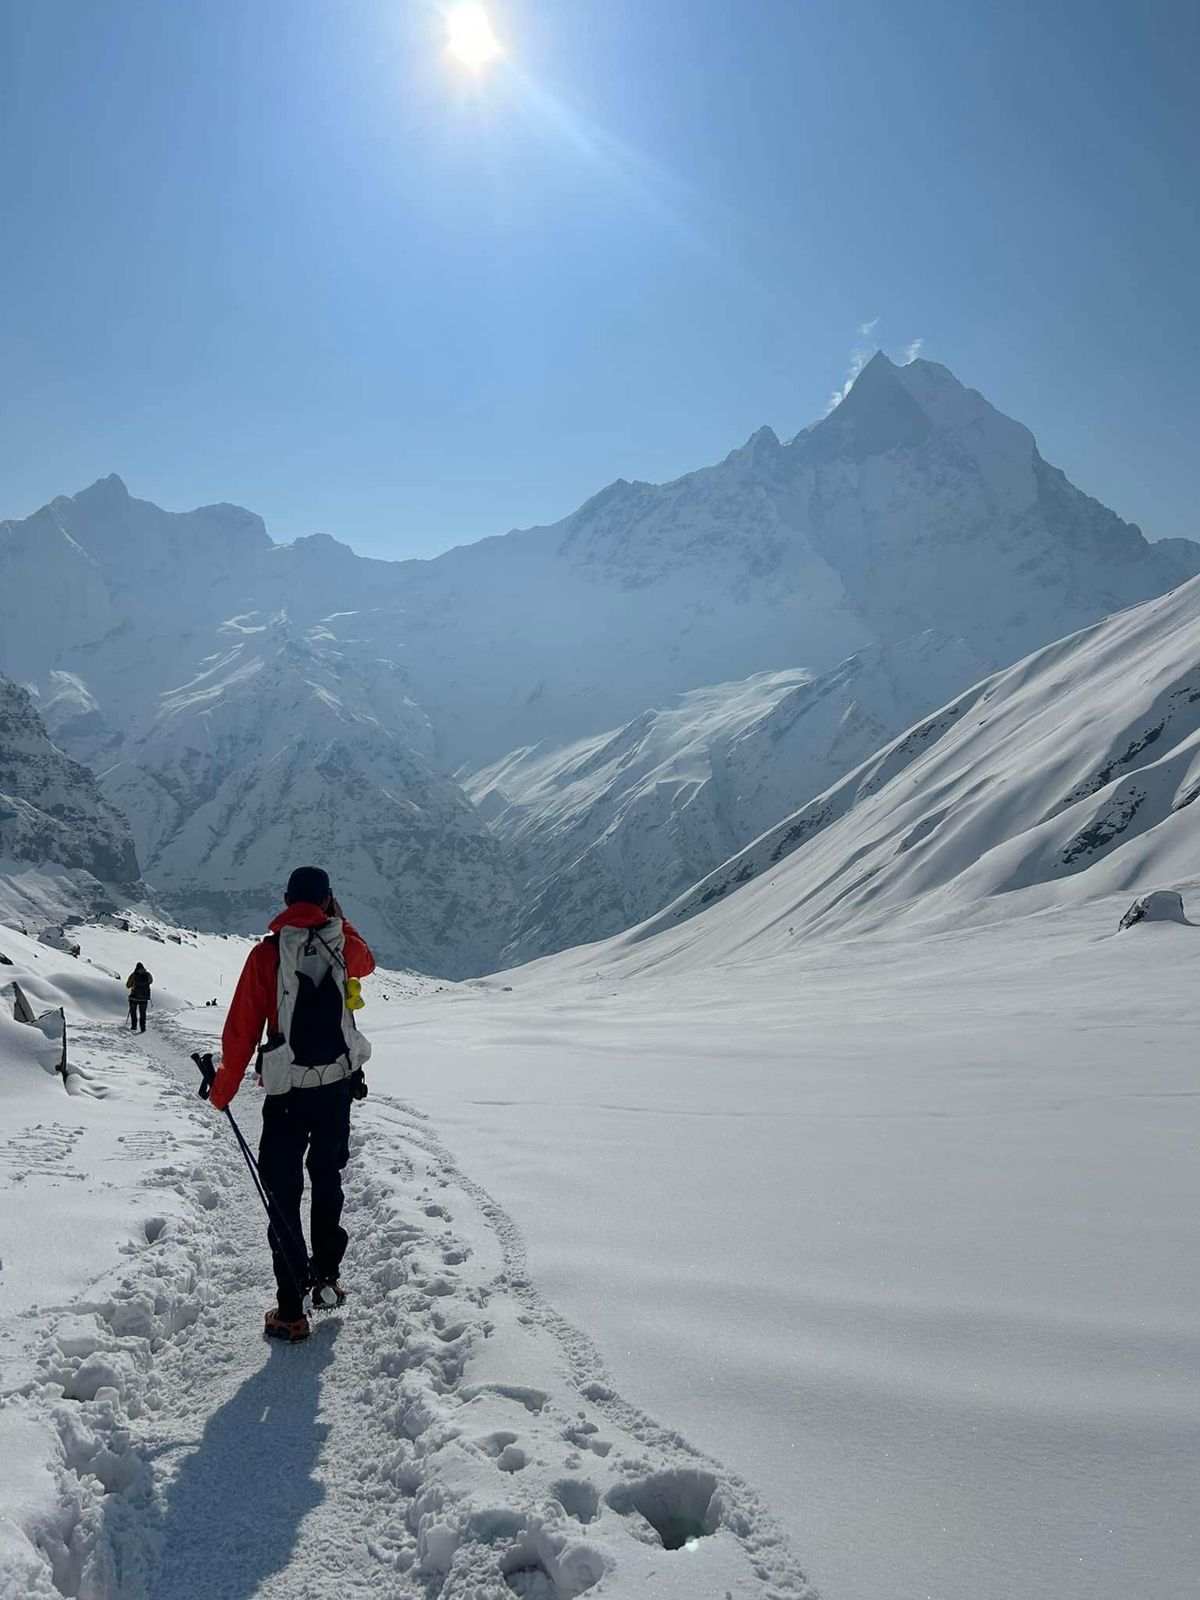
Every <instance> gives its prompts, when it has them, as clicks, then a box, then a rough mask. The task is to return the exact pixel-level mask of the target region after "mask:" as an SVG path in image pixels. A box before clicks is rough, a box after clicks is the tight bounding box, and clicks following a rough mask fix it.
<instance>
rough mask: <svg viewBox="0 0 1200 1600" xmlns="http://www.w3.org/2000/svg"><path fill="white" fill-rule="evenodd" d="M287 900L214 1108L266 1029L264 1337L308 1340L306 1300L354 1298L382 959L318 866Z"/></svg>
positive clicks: (304, 870)
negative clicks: (349, 1200) (270, 1268)
mask: <svg viewBox="0 0 1200 1600" xmlns="http://www.w3.org/2000/svg"><path fill="white" fill-rule="evenodd" d="M284 899H285V900H286V902H287V910H286V911H282V912H281V913H280V914H279V916H277V917H276V918H275V920H274V921H273V922H272V923H271V932H270V935H269V937H268V938H266V939H263V940H261V941H260V943H258V944H256V945H255V947H254V949H253V950H251V952H250V954H249V956H248V957H247V958H246V965H245V967H244V968H243V969H242V975H241V977H240V978H239V979H238V986H237V989H236V990H235V991H234V996H233V1003H232V1005H231V1006H230V1007H229V1015H228V1016H227V1017H226V1019H225V1029H224V1032H223V1033H222V1035H221V1066H220V1069H219V1070H218V1072H217V1076H216V1078H215V1080H214V1082H213V1086H212V1091H211V1095H210V1099H209V1103H210V1104H211V1105H213V1106H215V1107H216V1109H217V1110H218V1111H224V1110H225V1108H226V1107H227V1106H228V1105H229V1102H230V1101H231V1100H232V1099H233V1097H234V1095H235V1094H236V1093H237V1091H238V1085H239V1084H240V1083H241V1081H242V1078H243V1077H244V1076H245V1072H246V1066H247V1064H248V1062H249V1060H250V1057H251V1055H252V1054H253V1052H254V1048H255V1046H256V1045H258V1042H259V1040H260V1039H261V1038H262V1033H263V1029H264V1028H265V1029H266V1030H267V1037H266V1040H265V1041H264V1043H263V1044H262V1046H261V1048H260V1049H259V1054H258V1070H259V1073H260V1074H261V1077H262V1085H263V1088H264V1089H265V1090H266V1091H267V1100H266V1104H265V1105H264V1106H263V1126H262V1141H261V1143H260V1144H259V1147H258V1166H259V1172H260V1174H261V1177H262V1181H263V1185H264V1187H265V1189H266V1191H267V1195H268V1197H269V1200H270V1211H271V1226H270V1227H269V1228H268V1230H267V1238H268V1241H269V1242H270V1246H271V1258H272V1261H273V1262H274V1266H275V1283H276V1286H277V1289H278V1295H279V1298H278V1303H277V1304H276V1305H275V1306H273V1307H272V1309H271V1310H270V1311H268V1312H267V1316H266V1331H267V1333H268V1334H269V1335H270V1336H271V1337H272V1338H277V1339H287V1340H293V1341H294V1340H296V1339H307V1337H308V1334H309V1326H308V1319H307V1318H306V1317H305V1315H304V1295H305V1291H306V1290H309V1289H311V1290H312V1294H313V1304H314V1305H327V1306H332V1305H341V1303H342V1301H343V1300H344V1299H345V1298H346V1297H345V1294H344V1292H343V1290H342V1287H341V1284H340V1283H339V1282H338V1269H339V1268H340V1267H341V1264H342V1256H343V1255H344V1254H345V1250H346V1242H347V1241H346V1233H345V1230H344V1229H343V1227H342V1225H341V1219H342V1203H343V1199H344V1196H343V1194H342V1178H341V1174H342V1168H343V1167H344V1166H345V1165H346V1162H347V1161H348V1160H349V1159H350V1101H351V1100H352V1099H355V1098H361V1096H362V1095H363V1094H365V1093H366V1086H365V1084H364V1082H363V1076H362V1066H363V1063H364V1062H365V1061H367V1060H368V1059H369V1058H370V1054H371V1046H370V1044H369V1043H368V1042H367V1040H366V1039H364V1038H363V1036H362V1034H361V1033H359V1031H358V1029H357V1028H356V1027H355V1025H354V1016H353V1010H356V1009H357V1008H358V1007H359V1006H361V1005H362V1001H361V999H360V998H359V995H358V980H359V979H360V978H366V977H368V976H369V975H370V974H371V973H372V972H374V970H375V957H374V956H373V955H372V954H371V952H370V950H369V949H368V948H367V946H366V943H365V942H364V940H363V938H362V936H361V935H360V934H359V933H358V932H357V931H356V930H355V929H354V928H353V927H352V926H351V925H350V923H349V922H348V921H347V920H346V918H345V917H344V916H343V915H342V908H341V907H340V906H339V905H338V903H337V901H336V900H335V899H334V896H333V892H332V890H331V889H330V886H329V876H328V874H327V873H326V872H324V871H323V870H322V869H321V868H320V867H297V868H296V870H295V872H293V873H292V875H291V877H290V878H289V879H288V885H287V890H286V892H285V894H284ZM306 1151H307V1157H308V1159H307V1162H306V1161H305V1152H306ZM305 1165H307V1167H308V1176H309V1182H310V1184H311V1187H312V1213H311V1229H310V1236H311V1239H312V1256H311V1259H310V1257H309V1253H308V1251H307V1250H306V1248H305V1244H304V1230H303V1225H302V1223H301V1221H300V1201H301V1199H302V1197H303V1194H304V1167H305Z"/></svg>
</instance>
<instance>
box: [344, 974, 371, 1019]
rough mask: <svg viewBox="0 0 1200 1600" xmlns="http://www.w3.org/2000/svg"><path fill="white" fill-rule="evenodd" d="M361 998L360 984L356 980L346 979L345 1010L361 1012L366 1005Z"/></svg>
mask: <svg viewBox="0 0 1200 1600" xmlns="http://www.w3.org/2000/svg"><path fill="white" fill-rule="evenodd" d="M366 1003H367V1002H366V1001H365V1000H364V999H363V997H362V984H361V983H360V982H359V980H358V979H357V978H347V979H346V1010H347V1011H361V1010H362V1008H363V1007H364V1006H365V1005H366Z"/></svg>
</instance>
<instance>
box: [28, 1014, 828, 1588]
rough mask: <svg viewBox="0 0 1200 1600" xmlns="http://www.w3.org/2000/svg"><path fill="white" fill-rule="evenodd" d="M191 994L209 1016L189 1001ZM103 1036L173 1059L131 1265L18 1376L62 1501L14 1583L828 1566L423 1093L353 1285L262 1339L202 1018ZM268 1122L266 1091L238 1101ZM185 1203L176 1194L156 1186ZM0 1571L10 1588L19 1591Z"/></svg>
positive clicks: (722, 1573) (384, 1184)
mask: <svg viewBox="0 0 1200 1600" xmlns="http://www.w3.org/2000/svg"><path fill="white" fill-rule="evenodd" d="M193 1015H195V1014H194V1013H193ZM89 1043H90V1044H91V1045H93V1046H96V1047H98V1048H103V1049H104V1050H105V1051H108V1052H111V1053H114V1054H115V1053H118V1052H120V1053H126V1052H130V1051H137V1052H145V1053H147V1054H148V1055H149V1056H150V1057H151V1058H152V1060H153V1061H154V1062H156V1063H157V1066H158V1070H159V1071H160V1072H161V1077H162V1087H161V1110H162V1126H161V1130H157V1131H154V1132H147V1133H146V1134H145V1135H144V1136H143V1137H141V1138H134V1139H130V1140H127V1141H126V1144H127V1146H128V1155H129V1157H130V1159H131V1162H133V1163H136V1164H137V1166H138V1167H139V1168H140V1178H139V1179H138V1180H137V1181H140V1182H141V1183H142V1185H143V1186H144V1188H145V1193H146V1206H145V1217H144V1221H143V1223H142V1225H141V1228H140V1232H139V1238H138V1240H137V1243H136V1244H135V1245H131V1246H130V1251H131V1254H132V1256H133V1259H132V1260H131V1262H130V1264H129V1267H128V1268H127V1270H126V1271H125V1272H124V1273H123V1274H120V1275H118V1277H117V1278H113V1279H111V1280H110V1283H109V1285H108V1286H97V1287H96V1289H95V1292H94V1293H93V1295H92V1296H91V1297H89V1298H88V1299H87V1300H86V1301H83V1302H81V1303H78V1304H76V1305H75V1306H73V1307H70V1308H65V1309H64V1311H63V1314H62V1315H61V1317H60V1319H59V1320H57V1322H55V1323H53V1324H51V1327H52V1331H51V1332H49V1334H48V1336H47V1337H46V1340H45V1344H44V1346H43V1348H42V1350H41V1352H40V1357H39V1360H38V1375H37V1378H36V1380H35V1381H33V1382H30V1383H28V1384H26V1385H24V1386H23V1388H22V1390H21V1392H20V1393H18V1394H17V1395H14V1396H11V1397H9V1399H8V1400H7V1401H6V1404H7V1405H8V1406H10V1407H11V1406H16V1407H21V1408H24V1410H25V1412H26V1413H27V1416H28V1421H29V1423H30V1437H31V1441H32V1440H33V1438H34V1437H35V1434H34V1430H35V1429H38V1430H40V1429H41V1428H42V1427H43V1426H44V1425H45V1423H46V1422H47V1421H49V1423H50V1424H51V1427H52V1429H53V1431H54V1433H56V1434H57V1437H58V1439H59V1440H60V1441H61V1463H60V1464H59V1465H58V1466H57V1468H56V1475H57V1480H58V1506H57V1509H56V1512H55V1514H54V1515H53V1516H51V1517H47V1518H45V1519H44V1520H43V1523H42V1525H41V1526H39V1527H38V1528H37V1529H36V1531H35V1541H36V1545H37V1547H38V1551H39V1552H40V1555H41V1557H43V1558H44V1559H39V1558H38V1556H36V1555H35V1554H34V1553H33V1551H32V1550H31V1552H30V1559H29V1561H28V1563H27V1567H26V1570H23V1571H21V1572H20V1573H19V1574H18V1573H17V1571H16V1569H15V1568H13V1567H12V1566H11V1565H10V1566H6V1568H5V1572H4V1584H0V1587H4V1586H5V1585H6V1584H9V1583H12V1584H14V1585H19V1588H18V1587H14V1588H13V1591H12V1592H13V1594H14V1595H15V1594H16V1593H17V1592H21V1593H24V1594H28V1595H30V1596H38V1597H44V1600H54V1597H56V1596H59V1595H72V1596H77V1597H79V1600H185V1597H186V1600H209V1597H211V1600H249V1597H251V1596H261V1597H275V1596H278V1597H283V1596H288V1597H289V1600H293V1597H298V1596H311V1597H313V1600H324V1597H327V1596H330V1595H335V1594H336V1595H338V1596H339V1597H341V1596H354V1595H363V1596H366V1595H371V1596H391V1595H395V1596H420V1597H422V1600H430V1597H434V1596H438V1597H444V1600H466V1597H470V1600H492V1597H495V1600H508V1597H510V1596H511V1595H513V1594H516V1595H525V1596H530V1597H534V1600H569V1597H572V1596H575V1595H579V1594H583V1593H584V1592H586V1591H589V1590H592V1591H594V1592H595V1593H596V1595H597V1596H604V1595H607V1596H610V1597H612V1596H617V1597H620V1596H625V1595H634V1594H636V1595H648V1594H653V1595H655V1596H662V1597H668V1600H670V1597H679V1600H683V1597H689V1600H690V1597H694V1596H696V1595H700V1594H704V1595H714V1596H717V1597H720V1596H722V1595H725V1596H728V1597H730V1600H733V1597H739V1600H740V1597H746V1600H749V1597H751V1596H754V1597H777V1600H785V1597H786V1600H794V1597H795V1600H798V1597H803V1596H806V1595H810V1594H811V1592H812V1591H811V1590H810V1589H809V1588H808V1586H807V1584H806V1583H805V1580H804V1577H803V1575H802V1573H801V1572H800V1570H799V1568H798V1566H797V1565H796V1563H795V1562H794V1560H793V1559H792V1557H791V1555H790V1554H789V1552H788V1549H787V1546H786V1544H785V1541H784V1540H783V1538H782V1536H781V1534H780V1533H779V1530H778V1528H777V1527H776V1525H775V1523H774V1522H773V1520H772V1518H771V1516H770V1515H769V1514H768V1513H767V1511H766V1510H765V1508H764V1507H763V1506H762V1505H761V1504H760V1502H759V1501H758V1499H757V1497H756V1496H755V1494H754V1493H753V1491H752V1490H751V1489H750V1488H749V1487H748V1486H747V1485H746V1484H745V1483H743V1482H741V1481H739V1480H738V1479H736V1478H734V1477H732V1476H731V1475H730V1474H728V1473H727V1472H725V1471H724V1470H723V1469H722V1468H721V1467H720V1466H719V1464H717V1463H716V1462H714V1461H712V1460H710V1459H709V1458H707V1457H705V1456H703V1455H701V1454H700V1453H699V1452H697V1451H696V1450H694V1449H693V1448H692V1447H691V1446H689V1445H688V1444H687V1442H686V1441H685V1440H684V1439H682V1438H681V1437H680V1436H679V1435H678V1434H676V1433H673V1432H671V1431H670V1430H669V1429H666V1428H663V1427H660V1426H659V1425H658V1424H656V1423H654V1422H653V1421H652V1420H651V1419H650V1418H648V1417H646V1416H645V1415H644V1414H643V1413H641V1412H640V1411H638V1410H637V1409H636V1408H635V1407H633V1406H632V1405H630V1404H628V1403H626V1402H625V1401H624V1400H622V1399H621V1397H620V1396H619V1395H617V1394H615V1393H614V1392H613V1390H612V1388H611V1386H610V1385H609V1384H608V1382H607V1381H606V1376H605V1373H604V1371H603V1368H602V1365H601V1362H600V1360H599V1357H598V1355H597V1353H596V1351H595V1349H594V1348H593V1346H592V1345H591V1343H590V1341H589V1340H588V1339H587V1337H586V1336H585V1335H584V1334H583V1333H581V1332H580V1331H579V1330H578V1329H576V1328H573V1327H572V1326H570V1325H569V1324H568V1323H567V1322H566V1321H564V1319H563V1318H562V1317H560V1316H559V1315H557V1314H556V1313H555V1312H554V1310H553V1309H552V1308H551V1307H549V1306H548V1305H547V1304H546V1303H545V1302H544V1301H543V1300H542V1299H541V1297H540V1296H539V1294H538V1292H537V1289H536V1287H535V1286H534V1285H533V1284H532V1283H531V1282H530V1281H529V1279H528V1277H527V1275H526V1272H525V1265H524V1245H523V1241H522V1238H521V1235H520V1233H519V1231H518V1229H517V1228H516V1226H515V1225H514V1223H513V1222H512V1220H511V1219H510V1218H509V1217H508V1216H507V1215H506V1214H505V1213H504V1212H503V1211H502V1210H501V1209H500V1208H499V1207H498V1206H497V1205H496V1204H495V1202H494V1201H492V1200H491V1199H490V1197H489V1196H488V1195H487V1194H486V1193H484V1191H483V1190H481V1189H480V1188H479V1187H478V1186H477V1185H475V1184H473V1183H472V1182H471V1181H470V1180H469V1179H468V1178H466V1177H465V1176H464V1175H463V1174H462V1173H461V1172H460V1171H458V1169H457V1168H456V1166H455V1164H454V1162H453V1160H452V1159H451V1157H450V1156H449V1154H448V1153H447V1152H446V1150H445V1149H444V1148H443V1147H442V1146H441V1145H440V1144H439V1142H438V1139H437V1137H436V1134H435V1133H434V1131H433V1130H432V1129H431V1128H430V1126H429V1124H428V1122H427V1120H426V1119H425V1118H424V1117H423V1116H422V1115H421V1114H420V1112H418V1111H416V1110H414V1109H413V1108H411V1107H408V1106H406V1105H404V1104H402V1103H400V1102H399V1101H396V1100H393V1099H389V1098H387V1097H384V1096H381V1095H377V1094H375V1093H373V1094H372V1097H371V1099H370V1100H369V1101H368V1102H367V1103H366V1104H365V1105H364V1106H361V1107H358V1108H356V1111H355V1131H354V1136H353V1153H352V1158H351V1164H350V1168H349V1171H348V1175H347V1179H348V1181H347V1195H348V1204H347V1226H348V1229H349V1232H350V1236H351V1245H350V1251H349V1254H348V1256H347V1260H346V1263H345V1271H344V1273H343V1279H344V1281H345V1283H346V1284H347V1287H348V1288H349V1289H350V1291H351V1295H352V1298H351V1299H349V1300H348V1301H347V1304H346V1306H345V1308H344V1309H343V1310H341V1311H338V1312H331V1313H324V1314H321V1315H319V1316H316V1317H314V1319H313V1321H314V1333H313V1337H312V1338H311V1340H309V1341H308V1342H307V1343H306V1344H303V1345H298V1346H282V1345H279V1344H271V1343H267V1342H266V1341H265V1340H264V1339H263V1338H262V1335H261V1331H260V1330H261V1323H262V1314H263V1310H264V1309H265V1307H266V1306H267V1305H268V1304H270V1301H271V1294H272V1285H271V1279H270V1270H269V1260H268V1256H267V1251H266V1245H265V1239H264V1230H263V1217H262V1213H261V1210H260V1208H259V1204H258V1201H257V1198H256V1197H255V1195H254V1192H253V1189H252V1188H251V1185H250V1180H249V1176H248V1174H247V1173H246V1171H245V1168H244V1166H243V1163H242V1159H241V1156H240V1154H239V1153H238V1150H237V1147H236V1144H235V1142H234V1140H233V1138H232V1135H231V1132H230V1130H229V1127H228V1124H227V1122H226V1120H225V1119H224V1118H223V1117H220V1118H218V1117H217V1116H216V1114H214V1113H213V1112H212V1111H211V1110H210V1109H209V1108H207V1107H205V1106H203V1105H201V1103H200V1102H199V1101H198V1100H197V1099H196V1098H195V1085H196V1080H195V1078H194V1077H193V1076H192V1073H193V1068H192V1066H191V1063H190V1061H189V1059H188V1056H189V1052H190V1050H191V1049H193V1048H197V1047H201V1048H208V1047H209V1046H210V1044H211V1040H206V1039H202V1038H200V1037H199V1036H192V1035H189V1034H188V1033H186V1032H184V1031H183V1030H181V1029H178V1028H174V1027H172V1026H170V1025H166V1026H163V1025H162V1024H160V1025H159V1029H158V1031H156V1032H151V1033H148V1034H147V1035H146V1036H145V1037H144V1038H143V1037H140V1036H139V1037H138V1038H137V1039H135V1040H130V1039H129V1038H128V1035H127V1034H126V1035H123V1034H122V1033H121V1032H120V1031H119V1030H116V1029H113V1028H111V1027H106V1028H93V1029H92V1030H89ZM234 1110H235V1113H236V1115H237V1116H238V1118H239V1121H240V1123H241V1125H242V1126H243V1129H244V1131H245V1133H246V1135H247V1138H248V1139H249V1140H250V1142H251V1143H252V1144H253V1143H254V1142H255V1141H256V1139H257V1135H258V1121H259V1113H258V1097H257V1096H256V1095H255V1094H253V1093H249V1094H247V1093H243V1094H242V1095H241V1096H239V1098H238V1100H237V1101H236V1102H235V1104H234ZM168 1196H169V1198H170V1204H169V1205H168V1204H164V1199H165V1198H166V1197H168ZM7 1592H8V1591H7V1589H6V1600H7Z"/></svg>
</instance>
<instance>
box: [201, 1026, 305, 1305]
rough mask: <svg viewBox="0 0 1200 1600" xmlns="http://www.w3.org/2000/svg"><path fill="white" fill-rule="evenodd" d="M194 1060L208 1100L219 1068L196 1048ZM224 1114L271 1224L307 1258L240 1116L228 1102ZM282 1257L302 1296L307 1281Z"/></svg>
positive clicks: (203, 1096) (284, 1255) (204, 1096)
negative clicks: (264, 1176)
mask: <svg viewBox="0 0 1200 1600" xmlns="http://www.w3.org/2000/svg"><path fill="white" fill-rule="evenodd" d="M192 1060H193V1061H194V1062H195V1063H196V1065H197V1067H199V1069H200V1076H201V1078H202V1079H203V1080H204V1081H203V1082H202V1083H201V1085H200V1087H199V1089H197V1091H196V1093H197V1094H198V1095H199V1096H200V1098H201V1100H207V1099H208V1097H209V1094H210V1093H211V1092H212V1086H213V1081H214V1079H215V1078H216V1076H217V1069H216V1067H214V1066H213V1058H212V1056H211V1055H203V1056H202V1055H200V1054H198V1053H197V1052H196V1051H194V1050H193V1051H192ZM225 1115H226V1116H227V1117H228V1118H229V1126H230V1127H231V1128H232V1129H233V1136H234V1138H235V1139H236V1140H237V1142H238V1149H239V1150H240V1151H241V1152H242V1155H243V1157H244V1158H245V1161H246V1165H247V1167H248V1168H249V1169H250V1176H251V1178H253V1180H254V1187H255V1188H256V1189H257V1190H258V1198H259V1199H260V1200H261V1201H262V1203H263V1210H264V1211H265V1212H266V1213H267V1222H268V1224H269V1225H270V1226H271V1227H272V1228H274V1229H275V1230H276V1233H278V1232H279V1224H280V1223H281V1222H282V1223H283V1228H284V1231H285V1232H286V1233H287V1235H288V1238H289V1239H290V1240H291V1241H292V1244H293V1245H294V1246H295V1247H296V1248H297V1249H298V1250H299V1251H300V1254H301V1255H303V1256H304V1257H305V1258H306V1259H307V1256H308V1251H307V1250H306V1249H305V1248H304V1246H303V1245H302V1244H301V1242H300V1241H299V1240H298V1239H297V1238H296V1235H295V1232H294V1231H293V1229H292V1226H291V1224H290V1223H289V1222H288V1220H287V1218H286V1217H285V1216H283V1214H282V1212H281V1211H280V1209H279V1206H278V1204H277V1203H276V1201H275V1198H274V1196H273V1195H272V1194H271V1191H270V1190H269V1189H268V1188H267V1186H266V1184H265V1183H264V1182H263V1179H262V1173H261V1172H260V1171H259V1170H258V1162H257V1161H256V1160H255V1159H254V1154H253V1152H252V1151H251V1149H250V1146H249V1145H248V1144H247V1143H246V1139H245V1136H244V1134H243V1133H242V1130H241V1129H240V1128H239V1127H238V1125H237V1120H236V1118H235V1117H234V1115H233V1112H232V1111H231V1110H230V1109H229V1107H228V1106H226V1107H225ZM283 1259H284V1261H285V1263H286V1265H287V1269H288V1274H289V1276H290V1277H291V1280H292V1282H293V1284H295V1286H296V1291H297V1293H298V1294H299V1295H300V1298H301V1300H303V1298H304V1294H305V1290H306V1288H307V1285H305V1284H302V1283H300V1282H298V1281H297V1278H296V1274H295V1272H294V1271H293V1270H292V1264H291V1262H290V1261H289V1260H288V1256H287V1252H286V1250H285V1251H283Z"/></svg>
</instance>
